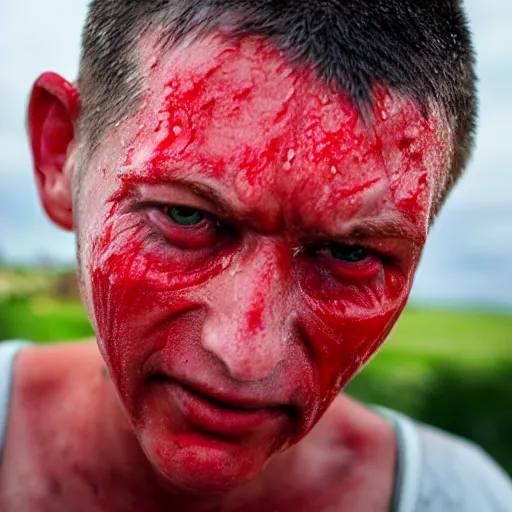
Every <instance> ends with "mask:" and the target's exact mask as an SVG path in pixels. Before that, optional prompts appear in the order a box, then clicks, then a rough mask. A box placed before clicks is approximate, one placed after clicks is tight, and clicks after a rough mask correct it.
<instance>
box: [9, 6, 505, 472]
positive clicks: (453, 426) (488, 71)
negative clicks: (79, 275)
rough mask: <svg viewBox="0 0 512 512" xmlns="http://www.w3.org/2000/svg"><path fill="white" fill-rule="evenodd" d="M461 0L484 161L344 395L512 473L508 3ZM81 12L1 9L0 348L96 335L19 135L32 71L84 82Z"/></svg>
mask: <svg viewBox="0 0 512 512" xmlns="http://www.w3.org/2000/svg"><path fill="white" fill-rule="evenodd" d="M465 4H466V8H467V12H468V16H469V20H470V23H471V26H472V29H473V34H474V42H475V46H476V49H477V57H478V75H479V77H480V83H479V90H480V123H479V124H480V127H479V133H478V143H477V148H476V152H475V155H474V158H473V161H472V163H471V165H470V167H469V169H468V171H467V174H466V176H465V177H464V178H463V180H462V181H461V183H460V184H459V185H458V186H457V187H456V190H455V191H454V192H453V194H452V196H451V198H450V199H449V201H448V204H447V206H446V207H445V208H444V210H443V211H442V213H441V215H440V217H439V219H438V220H437V222H436V225H435V227H434V229H433V232H432V234H431V237H430V240H429V242H428V244H427V248H426V251H425V255H424V258H423V261H422V264H421V267H420V269H419V272H418V276H417V280H416V284H415V287H414V291H413V293H412V296H411V300H410V304H409V306H408V308H407V309H406V312H405V313H404V315H403V317H402V319H401V320H400V322H399V324H398V326H397V327H396V329H395V330H394V332H393V333H392V335H391V338H390V340H389V341H388V342H387V344H386V346H385V348H384V349H383V350H382V351H381V352H380V353H379V355H378V356H377V357H376V358H375V359H374V360H373V361H372V362H371V363H370V365H369V366H368V367H367V368H366V369H365V370H364V371H363V372H362V373H361V374H360V375H359V376H358V377H357V378H356V379H355V380H354V381H353V383H352V384H351V385H350V386H349V389H348V392H349V393H351V394H352V395H354V396H356V397H358V398H360V399H361V400H364V401H366V402H370V403H378V404H381V405H385V406H388V407H391V408H395V409H398V410H401V411H404V412H405V413H407V414H409V415H411V416H413V417H415V418H417V419H419V420H421V421H425V422H427V423H430V424H433V425H437V426H439V427H441V428H443V429H446V430H449V431H451V432H454V433H456V434H459V435H462V436H464V437H467V438H470V439H472V440H474V441H476V442H477V443H479V444H480V445H482V446H483V447H484V448H485V449H486V450H487V451H489V452H490V453H491V454H492V455H493V456H494V457H495V458H496V459H497V460H498V461H499V462H500V463H501V464H502V465H503V466H504V467H505V468H506V469H507V471H508V472H509V473H511V474H512V435H511V433H512V261H511V260H512V172H511V170H510V165H511V162H512V142H511V140H510V137H511V134H512V122H511V120H512V101H511V99H512V93H511V92H510V91H512V30H510V26H511V24H512V2H510V0H487V1H485V2H482V0H466V2H465ZM85 9H86V2H85V1H84V0H45V1H44V2H39V1H37V0H25V1H23V2H19V1H18V0H2V2H1V3H0V69H1V70H2V72H1V73H0V98H1V100H0V154H1V157H0V340H2V339H9V338H11V339H12V338H24V339H30V340H35V341H37V342H46V341H49V340H52V341H55V340H61V341H64V340H70V339H77V338H82V337H86V336H91V335H92V330H91V328H90V326H89V323H88V321H87V319H86V317H85V314H84V312H83V309H82V307H81V304H80V300H79V297H78V292H77V287H76V283H75V276H74V268H73V259H74V239H73V236H72V235H71V234H66V233H63V232H60V231H58V230H57V229H56V228H54V227H53V226H52V225H51V224H50V222H49V221H48V220H47V219H46V218H45V216H44V214H43V212H42V210H41V208H40V206H39V203H38V200H37V198H36V192H35V187H34V185H33V182H32V176H31V164H30V158H29V152H28V145H27V142H26V137H25V129H24V119H25V106H26V101H27V95H28V92H29V89H30V85H31V83H32V82H33V80H34V79H35V78H36V77H37V75H38V74H39V73H41V72H43V71H47V70H53V71H57V72H59V73H61V74H62V75H64V76H65V77H66V78H68V79H74V78H75V76H76V74H77V67H78V55H79V42H80V41H79V39H80V30H81V26H82V24H83V20H84V16H85Z"/></svg>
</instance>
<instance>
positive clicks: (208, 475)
mask: <svg viewBox="0 0 512 512" xmlns="http://www.w3.org/2000/svg"><path fill="white" fill-rule="evenodd" d="M141 445H142V448H143V450H144V452H145V453H146V456H147V457H148V459H149V461H150V463H151V464H152V466H153V467H154V468H155V469H156V470H157V472H158V473H159V474H160V475H161V476H163V477H164V478H165V480H166V481H167V482H168V483H169V484H170V485H171V486H173V487H179V488H181V489H184V490H187V491H189V492H196V493H204V494H211V493H223V492H227V491H230V490H234V489H236V488H237V487H239V486H240V485H242V484H244V483H246V482H248V481H249V480H251V479H252V478H254V477H255V476H256V475H257V474H258V473H259V472H260V471H262V469H263V468H264V466H265V465H266V463H267V462H268V460H269V458H270V456H271V454H270V453H269V451H270V450H269V449H268V447H267V446H261V445H259V446H258V447H254V446H253V447H250V446H247V445H245V444H242V443H239V442H236V441H228V440H223V439H218V438H213V437H211V436H208V435H206V434H203V433H193V434H190V433H189V434H180V435H170V436H166V437H165V438H164V439H162V437H161V436H158V435H156V434H155V433H154V432H145V433H144V434H143V435H142V436H141Z"/></svg>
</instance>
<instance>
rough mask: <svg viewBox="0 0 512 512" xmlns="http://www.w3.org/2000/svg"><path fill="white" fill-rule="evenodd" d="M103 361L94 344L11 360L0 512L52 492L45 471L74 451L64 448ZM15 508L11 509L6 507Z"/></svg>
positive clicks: (34, 351)
mask: <svg viewBox="0 0 512 512" xmlns="http://www.w3.org/2000/svg"><path fill="white" fill-rule="evenodd" d="M102 367H103V366H102V361H101V357H100V355H99V352H98V349H97V347H96V345H95V344H94V343H91V342H80V343H69V344H48V345H44V346H30V347H26V348H24V349H22V351H20V353H19V355H18V357H17V358H16V362H15V368H14V373H13V382H12V392H11V401H10V402H11V403H10V408H9V409H10V410H9V414H8V421H7V429H6V436H5V445H4V452H3V457H2V465H1V468H0V490H1V493H0V509H1V510H9V509H10V508H13V509H14V510H16V506H18V509H20V508H19V507H20V506H22V505H21V504H20V503H19V502H18V500H20V499H23V496H27V494H28V493H27V491H28V490H29V489H30V493H31V494H32V495H34V496H37V495H38V494H39V493H46V492H47V489H48V487H51V478H50V475H49V472H48V467H51V466H52V464H53V465H55V464H56V465H57V466H58V464H59V462H58V459H59V458H63V457H66V453H67V452H69V451H72V450H74V449H76V448H75V447H71V446H69V445H67V439H69V438H70V436H63V435H61V434H62V432H65V431H67V432H74V434H75V435H76V439H79V440H81V436H80V432H79V429H80V421H81V418H82V417H83V415H84V414H86V413H90V412H91V409H90V407H91V406H92V407H93V406H94V404H91V403H90V396H91V394H90V387H89V386H84V383H85V382H94V380H97V381H98V382H99V381H100V379H101V374H102ZM88 388H89V389H88ZM6 502H7V503H8V504H9V505H11V504H12V503H17V505H16V506H14V507H12V506H11V507H9V506H7V505H6Z"/></svg>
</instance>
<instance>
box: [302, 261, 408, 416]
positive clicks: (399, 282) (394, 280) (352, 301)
mask: <svg viewBox="0 0 512 512" xmlns="http://www.w3.org/2000/svg"><path fill="white" fill-rule="evenodd" d="M413 268H414V265H413V264H411V266H410V269H408V270H407V271H403V270H401V269H398V268H397V267H395V266H393V265H385V268H381V269H380V271H379V272H378V273H377V274H376V275H375V276H374V277H373V278H370V279H366V280H359V281H358V280H353V279H350V278H346V279H339V278H338V279H333V278H332V275H330V273H329V272H328V271H325V270H324V271H319V270H318V269H316V268H314V265H313V264H311V263H310V262H308V261H304V262H302V264H301V268H300V272H301V275H302V277H301V283H302V286H301V292H302V296H301V298H300V300H301V303H302V304H304V310H303V314H302V315H301V331H302V336H303V338H304V339H305V340H306V341H307V343H308V345H309V347H310V357H311V360H312V361H314V363H315V367H316V371H317V376H316V381H317V384H318V388H317V389H316V393H317V398H316V400H318V401H319V403H320V407H319V408H318V409H316V410H315V412H314V415H315V416H314V417H315V418H318V416H319V415H320V414H321V413H322V412H323V411H324V410H325V408H326V407H327V405H328V404H329V403H330V402H331V401H332V400H333V399H334V398H335V396H336V395H337V393H339V391H340V390H341V389H342V388H343V387H344V386H345V385H346V384H347V383H348V381H349V380H350V379H351V378H352V377H353V376H354V374H355V373H356V372H357V371H358V370H359V369H360V368H361V367H362V366H363V365H364V364H365V363H366V362H367V361H368V360H369V358H370V357H371V356H372V355H373V354H374V353H375V352H376V351H377V350H378V348H379V347H380V346H381V345H382V343H383V342H384V341H385V339H386V337H387V335H388V334H389V332H390V330H391V328H392V326H393V325H394V323H395V322H396V320H397V318H398V316H399V315H400V313H401V311H402V310H403V308H404V306H405V303H406V300H407V296H408V293H409V291H410V287H411V284H412V277H413Z"/></svg>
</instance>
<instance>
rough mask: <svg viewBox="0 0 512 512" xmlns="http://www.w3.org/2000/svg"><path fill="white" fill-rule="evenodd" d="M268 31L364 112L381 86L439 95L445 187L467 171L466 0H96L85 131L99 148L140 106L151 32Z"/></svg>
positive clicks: (470, 80) (469, 57)
mask: <svg viewBox="0 0 512 512" xmlns="http://www.w3.org/2000/svg"><path fill="white" fill-rule="evenodd" d="M227 19H229V29H230V30H231V32H232V34H233V36H234V37H237V36H243V35H247V34H257V35H261V36H263V37H265V38H267V39H268V40H270V41H272V42H273V43H274V44H275V45H276V47H277V48H279V49H280V50H281V51H283V52H284V53H285V55H287V56H288V58H289V59H290V60H291V61H292V62H296V63H300V64H307V65H310V66H312V67H314V68H316V70H317V71H318V73H319V75H320V77H321V78H322V79H324V80H325V81H326V82H328V83H329V84H331V85H332V86H335V87H338V88H341V89H342V90H343V91H344V92H345V93H346V94H347V95H348V97H349V99H350V100H351V101H352V103H353V104H354V106H355V107H356V108H358V109H359V110H360V111H362V110H364V109H365V108H366V107H368V106H369V105H371V101H372V90H373V87H374V85H375V84H377V83H379V84H382V85H384V86H386V87H389V88H390V89H393V90H396V91H398V92H401V93H403V94H405V95H407V96H409V97H410V98H412V99H413V100H415V101H416V102H417V103H418V104H419V105H420V106H421V108H422V109H423V110H424V112H425V113H427V112H428V108H429V105H430V104H431V102H432V101H434V102H435V103H436V104H437V105H439V106H440V108H441V109H442V111H443V113H444V114H445V115H446V118H447V119H448V121H449V122H450V124H451V129H452V130H453V132H454V141H453V142H454V145H455V151H454V156H453V160H452V162H451V166H450V168H449V169H448V171H447V172H448V176H447V185H446V191H445V193H447V192H448V190H449V189H451V187H452V185H453V183H455V181H456V180H457V179H458V177H459V176H460V174H461V173H462V171H463V169H464V168H465V167H466V164H467V161H468V158H469V156H470V153H471V149H472V147H473V139H474V132H475V125H476V122H475V120H476V91H475V82H476V77H475V70H474V66H475V62H474V53H473V48H472V44H471V38H470V32H469V29H468V25H467V21H466V17H465V14H464V11H463V8H462V5H461V1H460V0H408V1H405V2H404V1H403V0H92V2H91V4H90V8H89V14H88V18H87V22H86V26H85V29H84V32H83V45H82V57H81V63H80V73H79V79H78V84H79V89H80V93H81V115H80V124H79V127H80V132H81V135H82V136H83V137H84V139H85V141H86V142H87V144H88V145H89V147H90V148H91V151H93V150H94V148H95V147H96V145H97V143H98V142H99V139H100V137H101V135H102V134H103V133H104V131H105V130H106V128H107V127H108V126H110V125H112V124H113V123H115V122H117V121H118V120H119V119H121V118H122V117H124V116H126V115H128V114H129V113H130V112H131V111H132V110H133V108H134V107H135V105H136V104H137V98H138V94H139V93H140V89H141V79H140V77H138V75H137V70H136V67H135V64H134V60H133V55H134V54H133V50H134V49H135V46H136V43H137V41H138V40H139V39H140V37H139V36H140V35H142V34H143V33H144V32H145V31H146V30H148V29H150V28H151V27H152V26H154V27H162V28H163V30H164V33H165V38H166V40H167V42H168V43H170V44H172V43H174V44H175V43H178V42H179V41H180V40H182V39H183V38H184V37H185V36H188V35H197V36H199V35H202V34H204V33H208V32H211V31H213V30H215V29H216V28H217V27H219V26H220V25H225V24H226V20H227Z"/></svg>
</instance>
